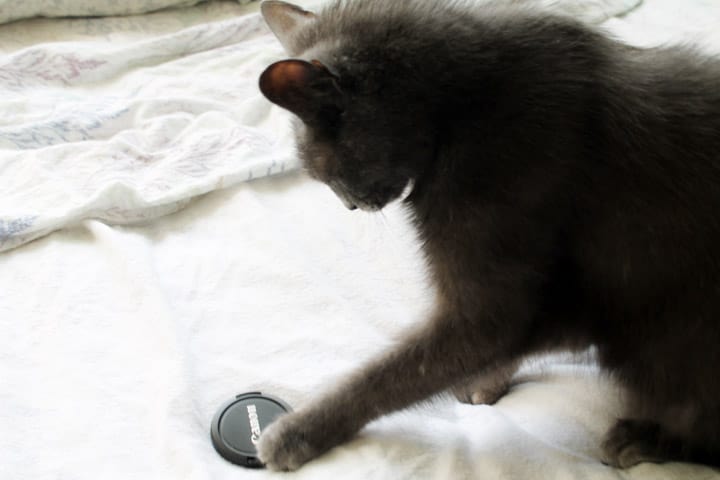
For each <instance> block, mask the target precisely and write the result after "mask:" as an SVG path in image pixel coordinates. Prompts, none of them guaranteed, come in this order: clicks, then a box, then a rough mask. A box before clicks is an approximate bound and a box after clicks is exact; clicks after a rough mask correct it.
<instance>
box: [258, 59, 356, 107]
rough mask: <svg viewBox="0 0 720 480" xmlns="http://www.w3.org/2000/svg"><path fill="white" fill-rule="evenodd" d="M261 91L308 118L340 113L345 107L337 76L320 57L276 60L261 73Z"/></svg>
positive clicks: (274, 101) (278, 103)
mask: <svg viewBox="0 0 720 480" xmlns="http://www.w3.org/2000/svg"><path fill="white" fill-rule="evenodd" d="M260 91H261V92H262V93H263V95H265V96H266V97H267V99H268V100H270V101H271V102H273V103H274V104H276V105H279V106H281V107H283V108H285V109H287V110H290V111H291V112H293V113H294V114H295V115H297V116H298V117H300V118H302V119H303V120H305V121H313V120H317V119H319V118H320V117H321V116H325V117H329V116H331V115H335V114H338V113H339V112H341V111H342V107H343V94H342V91H341V90H340V87H339V86H338V83H337V78H336V77H335V76H334V75H333V74H332V73H330V71H329V70H328V69H327V68H326V67H325V66H324V65H323V64H322V63H320V62H319V61H317V60H313V61H312V62H306V61H304V60H282V61H280V62H275V63H273V64H272V65H270V66H269V67H268V68H266V69H265V71H264V72H263V73H262V75H260Z"/></svg>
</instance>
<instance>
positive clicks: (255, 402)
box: [210, 392, 292, 468]
mask: <svg viewBox="0 0 720 480" xmlns="http://www.w3.org/2000/svg"><path fill="white" fill-rule="evenodd" d="M291 411H292V408H290V406H289V405H288V404H287V403H285V402H284V401H282V400H280V399H279V398H277V397H274V396H272V395H267V394H264V393H260V392H248V393H242V394H240V395H237V396H235V398H233V399H232V400H230V401H228V402H226V403H225V404H223V406H222V407H220V409H219V410H218V411H217V413H216V414H215V417H213V420H212V426H211V428H210V438H211V439H212V444H213V446H214V447H215V450H217V452H218V453H219V454H220V455H221V456H222V457H223V458H224V459H225V460H227V461H229V462H231V463H234V464H236V465H241V466H243V467H249V468H262V467H263V464H262V463H261V462H260V460H258V458H257V449H256V445H257V442H258V440H259V438H260V434H261V433H262V431H263V429H264V428H265V427H267V426H268V425H269V424H270V423H272V422H273V421H274V420H275V419H276V418H277V417H279V416H281V415H283V414H285V413H288V412H291Z"/></svg>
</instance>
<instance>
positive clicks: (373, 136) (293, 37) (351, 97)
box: [260, 1, 433, 210]
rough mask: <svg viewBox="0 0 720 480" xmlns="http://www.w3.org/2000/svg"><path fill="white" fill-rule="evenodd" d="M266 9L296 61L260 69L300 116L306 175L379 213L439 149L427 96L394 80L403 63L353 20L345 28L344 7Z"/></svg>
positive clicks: (272, 94)
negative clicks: (364, 37) (361, 32)
mask: <svg viewBox="0 0 720 480" xmlns="http://www.w3.org/2000/svg"><path fill="white" fill-rule="evenodd" d="M262 14H263V16H264V18H265V20H266V22H267V23H268V25H269V26H270V28H271V30H272V31H273V32H274V33H275V35H276V36H277V37H278V39H279V40H280V42H281V43H282V45H283V47H284V48H285V50H286V51H287V53H288V55H289V56H290V57H291V58H289V59H287V60H282V61H279V62H276V63H274V64H272V65H270V66H269V67H268V68H267V69H266V70H265V71H264V72H263V73H262V75H261V76H260V90H261V91H262V93H263V94H264V95H265V96H266V97H267V98H268V99H269V100H270V101H271V102H273V103H275V104H277V105H279V106H280V107H283V108H285V109H287V110H289V111H290V112H292V113H293V114H295V116H296V125H295V127H296V128H295V132H296V141H297V147H298V153H299V155H300V157H301V161H302V163H303V165H304V167H305V169H306V170H307V171H308V173H309V174H310V175H311V176H312V177H314V178H316V179H318V180H320V181H322V182H324V183H326V184H327V185H328V186H329V187H330V188H331V189H332V190H333V191H334V192H335V193H336V194H337V196H338V197H339V198H340V199H341V200H342V201H343V203H344V204H345V205H346V206H347V207H348V208H350V209H354V208H356V207H359V208H361V209H363V210H379V209H381V208H383V207H384V206H385V205H387V204H388V203H389V202H391V201H393V200H395V199H397V198H398V197H400V196H401V195H402V194H403V191H404V190H405V189H406V187H408V186H409V185H412V184H413V182H415V181H416V180H417V177H418V176H419V175H420V174H421V172H422V171H423V169H424V168H425V166H426V164H427V163H428V161H429V159H430V158H431V155H432V154H433V147H432V144H433V139H432V137H433V134H432V130H433V129H432V126H431V123H432V122H431V119H432V115H430V114H429V112H428V111H426V110H427V109H426V108H425V106H424V103H423V102H422V99H418V98H413V97H412V95H408V91H407V90H406V89H404V88H403V85H402V81H398V79H397V77H394V75H393V71H394V69H395V67H396V66H397V65H398V63H397V62H392V61H388V59H387V56H386V52H383V54H382V55H380V54H378V50H377V47H373V42H372V39H370V40H371V41H369V42H364V41H359V40H358V39H359V38H361V35H353V34H352V33H353V32H352V31H348V30H352V29H353V25H352V19H350V20H349V19H348V18H344V19H342V22H344V23H342V25H343V28H345V31H344V32H343V31H341V30H342V28H340V27H339V26H338V25H340V24H341V22H340V19H339V18H336V17H334V14H343V12H342V11H341V10H338V9H335V10H332V9H330V10H326V11H324V12H322V13H320V14H317V15H316V14H313V13H310V12H307V11H305V10H303V9H301V8H299V7H296V6H294V5H291V4H288V3H285V2H280V1H265V2H263V4H262ZM344 14H345V16H346V17H347V13H346V12H345V13H344ZM359 28H360V27H358V29H359ZM376 44H377V43H376Z"/></svg>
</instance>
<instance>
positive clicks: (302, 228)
mask: <svg viewBox="0 0 720 480" xmlns="http://www.w3.org/2000/svg"><path fill="white" fill-rule="evenodd" d="M300 3H304V4H308V3H311V2H300ZM570 3H573V2H569V3H568V5H569V4H570ZM574 3H575V4H577V2H574ZM591 4H592V5H593V6H594V7H593V8H596V10H594V11H592V12H585V14H588V15H590V18H591V19H592V20H594V21H600V20H605V18H606V17H611V15H610V14H608V15H605V14H603V13H602V11H601V10H597V9H599V8H606V9H615V10H614V11H613V13H618V6H619V5H620V3H614V4H613V3H612V2H591ZM586 5H589V4H586ZM623 5H626V6H627V5H629V4H628V3H625V4H623ZM256 10H257V5H250V6H240V5H237V4H235V3H232V2H216V3H210V4H202V5H198V6H194V7H190V8H185V9H178V10H169V11H162V12H157V13H151V14H147V15H142V16H138V17H119V18H95V19H86V18H80V19H63V20H58V19H33V20H24V21H21V22H17V23H14V24H8V25H0V91H2V96H0V249H2V250H4V251H3V252H2V253H0V336H1V338H2V339H3V346H2V348H0V432H2V434H0V478H1V479H73V480H74V479H97V478H101V479H114V478H123V479H135V478H137V479H193V480H194V479H238V478H243V479H244V478H248V479H251V478H257V479H263V478H299V479H300V478H302V479H312V480H321V479H336V478H342V479H392V480H396V479H465V478H467V479H470V478H472V479H475V478H480V479H487V480H500V479H536V478H537V479H589V480H596V479H597V480H610V479H632V480H666V479H667V480H670V479H683V480H685V479H687V480H700V479H703V480H710V479H720V472H718V471H717V470H713V469H710V468H707V467H703V466H698V465H690V464H683V463H669V464H665V465H654V464H641V465H638V466H636V467H634V468H631V469H629V470H625V471H620V470H615V469H613V468H610V467H607V466H604V465H603V464H601V463H600V461H599V460H598V458H599V448H598V443H599V440H600V438H601V436H602V434H603V433H604V431H605V430H606V429H607V428H608V427H609V426H610V425H611V423H612V422H613V420H614V418H615V417H616V415H617V412H618V405H619V392H618V391H617V390H616V388H615V387H614V385H613V384H612V382H610V381H609V380H608V379H606V378H603V377H602V376H600V375H598V373H597V371H596V369H595V367H594V366H593V365H592V363H591V362H589V361H578V360H577V359H569V358H565V357H562V356H558V357H552V358H546V359H542V360H541V361H539V362H538V363H533V364H531V365H528V366H526V367H525V368H524V369H523V370H522V371H521V372H520V373H519V375H518V376H517V377H516V379H515V382H514V385H513V388H512V390H511V392H510V393H509V394H508V395H507V396H506V397H504V398H503V399H501V400H500V402H499V403H498V404H496V405H494V406H492V407H489V406H469V405H462V404H460V403H458V402H456V401H455V400H454V399H451V398H449V397H441V398H439V399H437V400H436V401H434V402H431V403H426V404H422V405H419V406H417V407H415V408H412V409H409V410H407V411H404V412H399V413H397V414H394V415H391V416H389V417H386V418H383V419H381V420H379V421H376V422H374V423H372V424H370V425H369V426H368V427H367V428H366V429H364V430H363V431H362V433H361V434H360V435H359V436H358V438H356V439H355V440H353V441H352V442H350V443H348V444H346V445H343V446H341V447H338V448H336V449H334V450H333V451H331V452H330V453H329V454H327V455H325V456H323V457H321V458H319V459H318V460H316V461H314V462H311V463H310V464H308V465H306V466H305V467H303V468H302V469H301V470H299V471H298V472H295V473H292V474H278V473H272V472H267V471H262V470H260V471H254V470H247V469H243V468H241V467H236V466H234V465H231V464H229V463H227V462H226V461H225V460H223V459H222V458H221V457H220V456H219V455H217V453H216V452H215V451H214V450H213V448H212V445H211V443H210V436H209V430H210V421H211V420H212V417H213V415H214V414H215V410H216V408H218V407H219V406H220V405H221V404H222V403H223V402H225V401H226V400H228V399H229V398H230V397H232V396H233V395H235V394H237V393H241V392H245V391H253V390H261V391H266V392H268V393H272V394H275V395H278V396H280V397H282V398H283V399H285V400H287V401H288V402H289V403H290V404H291V405H295V406H297V405H301V404H302V403H303V402H304V401H307V400H309V399H311V398H312V396H313V395H314V394H315V393H317V392H318V391H319V390H321V389H322V388H324V387H327V386H329V385H332V384H333V381H334V380H335V379H337V378H341V377H342V376H343V375H344V374H345V373H346V372H348V371H350V370H351V369H353V368H354V367H356V366H357V365H358V364H359V363H360V362H362V361H363V359H366V358H369V357H370V356H372V355H373V354H374V353H376V352H378V351H379V350H381V349H383V348H385V347H388V346H389V345H390V344H391V343H392V342H393V340H394V339H395V338H397V336H398V335H400V333H401V332H402V331H403V329H404V328H405V327H408V326H410V325H412V324H413V323H415V322H417V321H420V320H421V319H422V318H423V315H424V314H425V313H426V312H427V311H428V309H429V308H430V305H431V302H432V294H431V290H430V289H429V286H428V285H427V284H426V280H425V276H424V272H423V264H422V260H421V258H420V256H419V254H418V245H417V242H416V240H415V237H414V235H413V232H412V230H411V229H410V227H409V225H408V222H407V219H406V217H405V215H404V212H403V211H402V209H401V208H400V207H398V206H397V205H392V206H390V207H389V208H388V209H387V211H385V212H384V213H383V214H382V215H372V214H367V213H364V212H358V211H354V212H350V211H347V210H346V209H345V208H344V207H343V206H342V203H341V202H339V201H338V200H337V199H336V198H335V197H334V196H333V194H332V193H331V192H330V190H329V189H327V188H326V187H324V186H323V185H321V184H318V183H315V182H312V181H310V180H308V179H306V178H305V177H304V176H303V175H302V174H301V173H300V172H298V171H296V170H295V168H296V167H297V162H296V160H295V158H294V156H293V154H292V150H291V149H290V142H289V135H288V125H287V115H286V114H285V113H284V112H282V111H280V110H279V109H276V108H274V107H271V106H270V104H269V103H268V102H266V101H264V100H263V99H262V98H261V96H260V94H259V93H258V92H257V91H256V88H255V82H256V79H257V75H258V74H259V72H260V71H262V68H263V66H264V65H266V64H267V63H269V62H271V61H273V60H275V59H278V58H281V55H282V54H281V51H280V47H279V46H278V45H277V44H276V43H275V42H274V40H273V38H272V36H271V35H270V34H269V32H267V30H266V29H265V28H264V26H263V25H262V23H261V22H260V20H259V18H258V17H257V15H256V14H255V12H256ZM604 11H610V10H604ZM604 25H605V26H606V28H608V29H609V30H611V31H612V32H614V33H615V34H616V35H618V36H620V37H621V38H624V39H625V40H627V41H629V42H632V43H635V44H638V45H657V44H660V43H666V42H669V41H672V40H677V39H690V40H696V41H699V42H701V43H702V45H703V48H707V49H709V50H711V51H712V50H714V51H717V52H720V29H718V28H717V25H720V4H719V3H717V2H713V1H709V0H708V1H701V0H697V1H692V2H675V1H673V0H645V1H644V2H643V3H642V5H640V6H638V7H637V8H635V9H633V10H632V11H630V12H629V13H627V14H625V15H622V16H619V17H612V18H609V19H608V20H606V21H604ZM21 32H22V34H21ZM81 54H82V55H86V57H84V56H83V57H82V59H81ZM72 55H75V57H73V56H72ZM23 56H29V57H26V58H25V60H23ZM28 58H35V60H34V61H35V62H36V63H33V61H31V60H28ZM38 58H41V59H42V61H40V63H37V62H38V60H37V59H38ZM68 58H76V59H80V60H77V62H76V63H73V62H75V60H73V61H70V60H67V59H68ZM48 59H54V60H52V61H49V60H48ZM93 59H94V60H93ZM66 60H67V61H66ZM23 61H24V62H26V63H22V62H23ZM68 62H69V63H68ZM83 62H85V63H83ZM87 62H90V63H87ZM92 62H95V63H98V62H104V63H101V64H98V65H97V68H89V67H88V68H87V69H86V70H84V69H83V68H84V67H83V65H94V63H92ZM40 64H44V65H46V66H47V67H48V69H35V70H33V68H32V67H33V66H34V65H40ZM8 65H14V66H15V67H17V68H16V70H11V69H10V68H8ZM19 65H21V66H22V68H20V67H18V66H19ZM9 72H15V73H13V74H12V75H10V73H9ZM18 72H19V73H18ZM41 72H45V73H41ZM53 72H54V73H53ZM58 72H60V73H58ZM63 72H64V73H63ZM33 82H34V83H33ZM113 112H114V113H113ZM118 112H121V113H118ZM83 122H85V123H83ZM32 132H36V134H35V135H34V134H32ZM258 177H265V178H261V179H258ZM248 180H251V181H248ZM172 212H175V213H172Z"/></svg>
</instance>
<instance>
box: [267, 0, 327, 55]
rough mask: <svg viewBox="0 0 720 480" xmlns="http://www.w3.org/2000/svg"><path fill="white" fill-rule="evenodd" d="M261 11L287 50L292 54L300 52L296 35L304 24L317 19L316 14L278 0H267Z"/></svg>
mask: <svg viewBox="0 0 720 480" xmlns="http://www.w3.org/2000/svg"><path fill="white" fill-rule="evenodd" d="M260 11H261V12H262V16H263V18H264V19H265V22H266V23H267V24H268V26H269V27H270V30H272V32H273V33H274V34H275V36H276V37H277V38H278V40H280V43H281V44H282V46H283V48H284V49H285V51H286V52H287V53H288V54H290V55H297V54H298V53H300V52H299V51H298V48H297V45H296V43H295V36H296V35H297V32H298V31H300V30H302V28H303V27H304V26H306V25H307V24H309V23H312V22H314V21H315V14H314V13H312V12H308V11H306V10H303V9H302V8H300V7H298V6H295V5H293V4H291V3H286V2H280V1H278V0H265V1H264V2H263V3H262V4H261V5H260Z"/></svg>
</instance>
